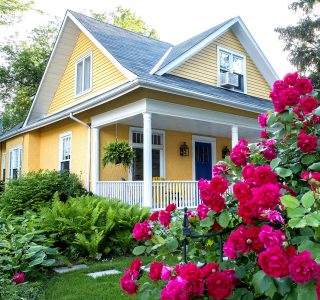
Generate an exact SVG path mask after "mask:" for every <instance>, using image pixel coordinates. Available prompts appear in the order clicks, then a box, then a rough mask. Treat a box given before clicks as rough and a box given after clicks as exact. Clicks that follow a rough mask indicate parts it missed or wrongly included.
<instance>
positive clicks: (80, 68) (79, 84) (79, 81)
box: [76, 61, 83, 95]
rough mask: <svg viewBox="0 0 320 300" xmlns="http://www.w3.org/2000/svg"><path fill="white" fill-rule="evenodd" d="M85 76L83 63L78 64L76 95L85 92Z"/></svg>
mask: <svg viewBox="0 0 320 300" xmlns="http://www.w3.org/2000/svg"><path fill="white" fill-rule="evenodd" d="M82 74H83V62H82V61H81V62H79V63H78V64H77V87H76V94H77V95H78V94H80V93H82V91H83V87H82V76H83V75H82Z"/></svg>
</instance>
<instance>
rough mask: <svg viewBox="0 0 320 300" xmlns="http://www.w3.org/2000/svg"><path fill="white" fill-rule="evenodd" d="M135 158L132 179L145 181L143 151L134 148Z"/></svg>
mask: <svg viewBox="0 0 320 300" xmlns="http://www.w3.org/2000/svg"><path fill="white" fill-rule="evenodd" d="M133 150H134V152H135V154H136V155H135V158H134V160H133V168H132V179H133V180H143V149H140V148H134V149H133Z"/></svg>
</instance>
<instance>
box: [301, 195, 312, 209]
mask: <svg viewBox="0 0 320 300" xmlns="http://www.w3.org/2000/svg"><path fill="white" fill-rule="evenodd" d="M315 200H316V199H315V198H314V193H313V192H312V191H310V192H308V193H306V194H304V195H303V196H302V198H301V203H302V205H303V207H305V208H310V207H311V206H312V205H313V203H314V202H315Z"/></svg>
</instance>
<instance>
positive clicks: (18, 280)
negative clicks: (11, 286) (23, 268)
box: [11, 273, 25, 284]
mask: <svg viewBox="0 0 320 300" xmlns="http://www.w3.org/2000/svg"><path fill="white" fill-rule="evenodd" d="M11 280H12V282H14V283H15V284H20V283H24V282H25V277H24V273H16V274H14V275H13V276H12V278H11Z"/></svg>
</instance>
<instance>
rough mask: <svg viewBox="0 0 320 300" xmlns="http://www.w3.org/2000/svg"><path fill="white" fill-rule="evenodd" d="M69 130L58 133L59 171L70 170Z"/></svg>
mask: <svg viewBox="0 0 320 300" xmlns="http://www.w3.org/2000/svg"><path fill="white" fill-rule="evenodd" d="M71 137H72V136H71V132H67V133H64V134H61V135H60V151H59V152H60V163H59V168H60V170H61V171H70V162H71Z"/></svg>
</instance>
